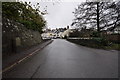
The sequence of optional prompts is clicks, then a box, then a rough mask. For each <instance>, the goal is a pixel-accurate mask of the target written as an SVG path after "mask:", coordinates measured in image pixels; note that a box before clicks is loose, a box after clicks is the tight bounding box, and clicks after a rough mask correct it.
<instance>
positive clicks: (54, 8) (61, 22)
mask: <svg viewBox="0 0 120 80" xmlns="http://www.w3.org/2000/svg"><path fill="white" fill-rule="evenodd" d="M78 4H79V3H77V2H60V3H52V2H44V3H41V9H43V8H44V7H45V5H47V12H48V14H47V15H45V16H44V17H45V19H46V20H47V26H48V28H60V27H66V26H67V25H70V24H71V23H72V20H73V19H74V14H73V13H72V12H73V11H74V10H75V7H77V5H78Z"/></svg>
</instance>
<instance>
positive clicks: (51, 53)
mask: <svg viewBox="0 0 120 80" xmlns="http://www.w3.org/2000/svg"><path fill="white" fill-rule="evenodd" d="M36 53H37V54H36V55H34V56H32V57H30V58H29V59H26V60H25V61H23V62H21V63H20V64H18V65H16V66H15V67H13V68H11V69H9V70H8V71H6V72H5V73H3V78H118V51H116V50H112V51H111V50H110V51H109V50H102V49H94V48H88V47H83V46H80V45H77V44H74V43H71V42H69V41H67V40H64V39H55V40H54V41H53V42H52V43H51V44H49V45H48V46H46V47H45V48H43V49H42V50H40V51H37V52H36Z"/></svg>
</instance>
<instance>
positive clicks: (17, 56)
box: [2, 40, 53, 70]
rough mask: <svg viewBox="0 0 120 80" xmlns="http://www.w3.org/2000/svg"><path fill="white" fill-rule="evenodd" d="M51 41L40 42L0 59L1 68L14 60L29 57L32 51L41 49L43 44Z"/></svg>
mask: <svg viewBox="0 0 120 80" xmlns="http://www.w3.org/2000/svg"><path fill="white" fill-rule="evenodd" d="M52 41H53V40H49V41H45V42H43V43H41V44H40V45H37V46H34V47H32V48H30V49H28V50H25V51H24V52H21V53H17V54H15V55H11V56H7V57H4V58H3V59H2V69H3V70H4V69H5V68H7V67H9V66H11V65H13V64H14V63H16V62H19V61H20V60H22V59H25V58H27V57H30V56H31V55H33V53H35V52H37V51H39V50H41V49H43V48H44V47H45V46H47V45H48V44H50V43H51V42H52Z"/></svg>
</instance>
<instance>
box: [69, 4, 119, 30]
mask: <svg viewBox="0 0 120 80" xmlns="http://www.w3.org/2000/svg"><path fill="white" fill-rule="evenodd" d="M113 4H114V6H115V7H113V6H112V5H113ZM118 6H119V5H118V3H115V2H84V3H82V4H80V5H79V6H78V8H76V9H75V12H73V13H74V16H75V19H74V21H73V23H72V24H71V25H72V26H73V25H75V26H77V27H79V28H82V27H87V28H90V27H93V28H95V29H97V31H98V32H100V31H102V30H105V29H107V28H110V27H112V26H114V27H116V25H115V24H117V23H118V18H119V15H118V14H119V9H118V8H119V7H118ZM111 25H112V26H111Z"/></svg>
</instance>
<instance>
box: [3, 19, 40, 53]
mask: <svg viewBox="0 0 120 80" xmlns="http://www.w3.org/2000/svg"><path fill="white" fill-rule="evenodd" d="M41 41H42V39H41V34H40V33H39V32H38V31H34V30H29V29H27V28H26V27H25V26H24V25H22V24H20V23H18V22H15V21H12V20H9V19H6V18H2V53H3V55H5V54H13V53H19V52H21V51H22V50H25V49H27V48H30V47H32V46H34V45H37V44H39V43H40V42H41Z"/></svg>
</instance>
